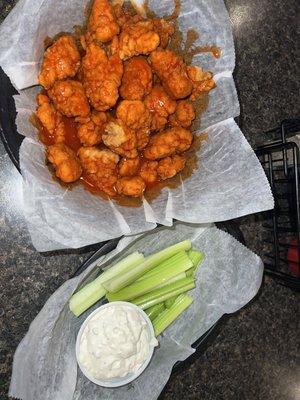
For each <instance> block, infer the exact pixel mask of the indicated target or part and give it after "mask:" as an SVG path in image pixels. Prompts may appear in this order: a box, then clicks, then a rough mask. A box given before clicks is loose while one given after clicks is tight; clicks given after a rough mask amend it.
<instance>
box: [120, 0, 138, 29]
mask: <svg viewBox="0 0 300 400" xmlns="http://www.w3.org/2000/svg"><path fill="white" fill-rule="evenodd" d="M112 6H113V9H114V13H115V16H116V19H117V23H118V25H119V26H120V27H121V28H122V27H123V26H124V25H125V24H128V23H136V22H139V21H142V20H143V17H142V16H141V15H139V14H135V15H131V13H130V12H129V10H127V9H126V8H125V7H123V4H120V2H118V1H117V2H115V4H113V5H112Z"/></svg>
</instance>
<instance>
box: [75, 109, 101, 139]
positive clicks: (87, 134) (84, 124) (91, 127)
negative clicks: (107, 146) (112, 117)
mask: <svg viewBox="0 0 300 400" xmlns="http://www.w3.org/2000/svg"><path fill="white" fill-rule="evenodd" d="M76 122H78V132H77V134H78V137H79V140H80V142H81V143H82V145H83V146H95V145H97V144H99V143H101V142H102V134H103V133H104V129H105V125H106V122H107V116H106V114H105V113H104V112H102V111H95V110H94V111H92V113H91V114H90V115H89V116H88V117H85V118H77V119H76Z"/></svg>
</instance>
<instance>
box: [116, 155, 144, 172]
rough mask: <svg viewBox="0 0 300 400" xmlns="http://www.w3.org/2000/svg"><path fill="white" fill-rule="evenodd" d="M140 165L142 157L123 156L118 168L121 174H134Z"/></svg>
mask: <svg viewBox="0 0 300 400" xmlns="http://www.w3.org/2000/svg"><path fill="white" fill-rule="evenodd" d="M139 167H140V159H139V158H138V157H137V158H122V160H121V161H120V162H119V165H118V170H119V175H120V176H134V175H137V172H138V170H139Z"/></svg>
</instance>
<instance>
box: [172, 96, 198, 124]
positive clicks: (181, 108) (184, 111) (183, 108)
mask: <svg viewBox="0 0 300 400" xmlns="http://www.w3.org/2000/svg"><path fill="white" fill-rule="evenodd" d="M195 117H196V115H195V111H194V107H193V104H192V103H191V102H190V101H187V100H180V101H179V102H178V103H177V106H176V110H175V113H174V114H173V115H171V116H170V124H171V125H172V126H182V127H183V128H189V127H190V126H191V125H192V122H193V121H194V119H195Z"/></svg>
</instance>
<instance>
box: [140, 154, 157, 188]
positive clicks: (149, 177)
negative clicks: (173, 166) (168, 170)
mask: <svg viewBox="0 0 300 400" xmlns="http://www.w3.org/2000/svg"><path fill="white" fill-rule="evenodd" d="M157 168H158V161H147V160H144V161H143V163H142V166H141V169H140V176H141V177H142V178H143V180H144V181H145V182H146V183H147V184H149V183H155V182H157V180H158V175H157Z"/></svg>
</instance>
